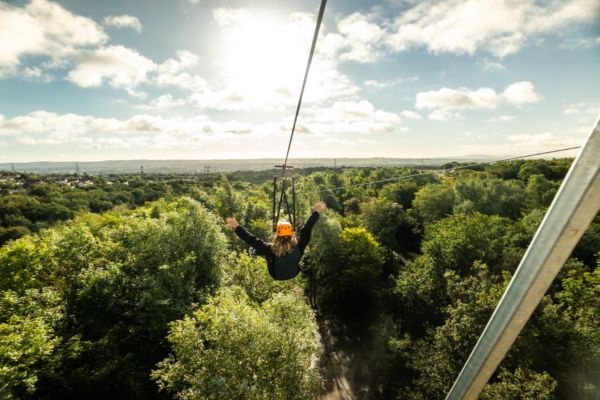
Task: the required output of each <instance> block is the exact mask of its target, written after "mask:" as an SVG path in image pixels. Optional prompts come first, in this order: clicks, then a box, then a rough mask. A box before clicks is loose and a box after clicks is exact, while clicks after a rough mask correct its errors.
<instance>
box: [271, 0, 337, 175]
mask: <svg viewBox="0 0 600 400" xmlns="http://www.w3.org/2000/svg"><path fill="white" fill-rule="evenodd" d="M326 4H327V0H321V8H320V9H319V16H318V17H317V25H316V26H315V33H314V35H313V40H312V45H311V46H310V53H309V56H308V61H307V63H306V70H305V71H304V80H303V82H302V89H301V90H300V98H299V99H298V106H297V107H296V115H295V117H294V124H293V125H292V133H291V134H290V141H289V143H288V147H287V151H286V153H285V160H284V161H283V165H282V170H283V171H282V177H284V176H285V169H286V166H287V162H288V157H289V155H290V148H291V147H292V140H293V139H294V132H295V131H296V122H297V121H298V114H300V106H301V105H302V97H303V96H304V88H305V87H306V81H307V80H308V71H309V70H310V64H311V63H312V59H313V55H314V54H315V48H316V46H317V38H318V37H319V30H320V29H321V22H322V21H323V15H324V14H325V5H326Z"/></svg>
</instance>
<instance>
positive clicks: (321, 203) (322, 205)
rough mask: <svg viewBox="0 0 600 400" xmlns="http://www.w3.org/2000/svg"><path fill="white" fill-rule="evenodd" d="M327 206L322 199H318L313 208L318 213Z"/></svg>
mask: <svg viewBox="0 0 600 400" xmlns="http://www.w3.org/2000/svg"><path fill="white" fill-rule="evenodd" d="M326 208H327V204H325V202H324V201H319V202H318V203H317V204H315V207H314V208H313V209H314V210H315V211H316V212H318V213H319V214H321V212H322V211H323V210H324V209H326Z"/></svg>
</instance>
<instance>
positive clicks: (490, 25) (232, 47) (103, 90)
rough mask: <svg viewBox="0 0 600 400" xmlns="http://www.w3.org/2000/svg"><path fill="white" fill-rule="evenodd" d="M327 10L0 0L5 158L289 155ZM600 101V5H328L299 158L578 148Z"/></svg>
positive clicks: (475, 1)
mask: <svg viewBox="0 0 600 400" xmlns="http://www.w3.org/2000/svg"><path fill="white" fill-rule="evenodd" d="M319 5H320V2H319V1H318V0H314V1H312V0H311V1H308V0H303V1H300V0H285V1H284V0H246V1H236V0H221V1H216V0H215V1H211V0H168V1H155V0H128V1H117V0H103V1H94V0H61V1H49V0H31V1H17V0H0V162H30V161H100V160H123V159H205V160H206V159H248V158H278V157H281V158H282V159H283V158H284V157H285V154H286V149H287V144H288V140H289V137H290V132H291V127H292V122H293V117H294V112H295V109H296V105H297V102H298V96H299V93H300V88H301V85H302V78H303V76H304V69H305V67H306V61H307V58H308V53H309V49H310V43H311V40H312V37H313V33H314V29H315V21H316V15H317V13H318V9H319ZM599 93H600V0H424V1H417V0H380V1H368V0H360V1H359V0H329V1H328V3H327V8H326V10H325V18H324V20H323V25H322V27H321V30H320V33H319V38H318V42H317V47H316V52H315V57H314V59H313V63H312V66H311V69H310V73H309V77H308V84H307V87H306V90H305V94H304V101H303V103H302V108H301V111H300V116H299V119H298V125H297V128H296V133H295V135H294V140H293V144H292V147H291V151H290V157H291V158H299V157H303V158H305V157H307V158H321V157H327V158H342V157H401V158H403V157H409V158H415V157H416V158H430V157H459V156H472V155H491V156H518V155H524V154H529V153H533V152H542V151H549V150H554V149H559V148H565V147H570V146H580V145H582V144H583V143H584V142H585V139H586V138H587V136H588V135H589V133H590V132H591V130H592V127H593V125H594V123H595V122H596V120H597V119H598V117H599V116H600V96H599V95H598V94H599ZM574 154H575V153H574V152H570V153H564V155H565V156H568V155H574Z"/></svg>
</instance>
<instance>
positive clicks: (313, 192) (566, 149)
mask: <svg viewBox="0 0 600 400" xmlns="http://www.w3.org/2000/svg"><path fill="white" fill-rule="evenodd" d="M580 148H581V146H575V147H566V148H563V149H557V150H550V151H544V152H541V153H533V154H526V155H523V156H517V157H510V158H504V159H501V160H493V161H485V162H480V163H475V164H468V165H460V166H458V167H453V168H444V169H436V170H433V171H428V172H419V173H417V174H411V175H402V176H396V177H393V178H387V179H380V180H377V181H371V182H363V183H355V184H351V185H344V186H338V187H334V188H326V189H321V190H315V191H311V192H297V193H299V194H305V195H307V194H315V193H322V192H328V191H331V192H335V191H337V190H341V189H345V188H347V187H355V186H368V185H372V184H374V183H380V182H390V181H399V180H403V179H410V178H415V177H418V176H424V175H434V174H438V173H443V172H452V171H456V170H460V169H467V168H473V167H478V166H481V165H488V164H495V163H499V162H505V161H513V160H520V159H522V158H527V157H534V156H541V155H545V154H552V153H559V152H562V151H568V150H575V149H580Z"/></svg>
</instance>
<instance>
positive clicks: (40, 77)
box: [20, 67, 54, 83]
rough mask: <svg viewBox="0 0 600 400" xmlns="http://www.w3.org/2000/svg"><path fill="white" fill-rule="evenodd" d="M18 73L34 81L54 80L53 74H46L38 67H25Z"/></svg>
mask: <svg viewBox="0 0 600 400" xmlns="http://www.w3.org/2000/svg"><path fill="white" fill-rule="evenodd" d="M20 75H22V76H23V77H24V78H25V79H27V80H31V81H34V82H42V83H48V82H52V81H53V80H54V77H53V76H51V75H49V74H46V73H45V72H43V71H42V70H41V69H40V68H38V67H27V68H25V69H24V70H23V71H21V73H20Z"/></svg>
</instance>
